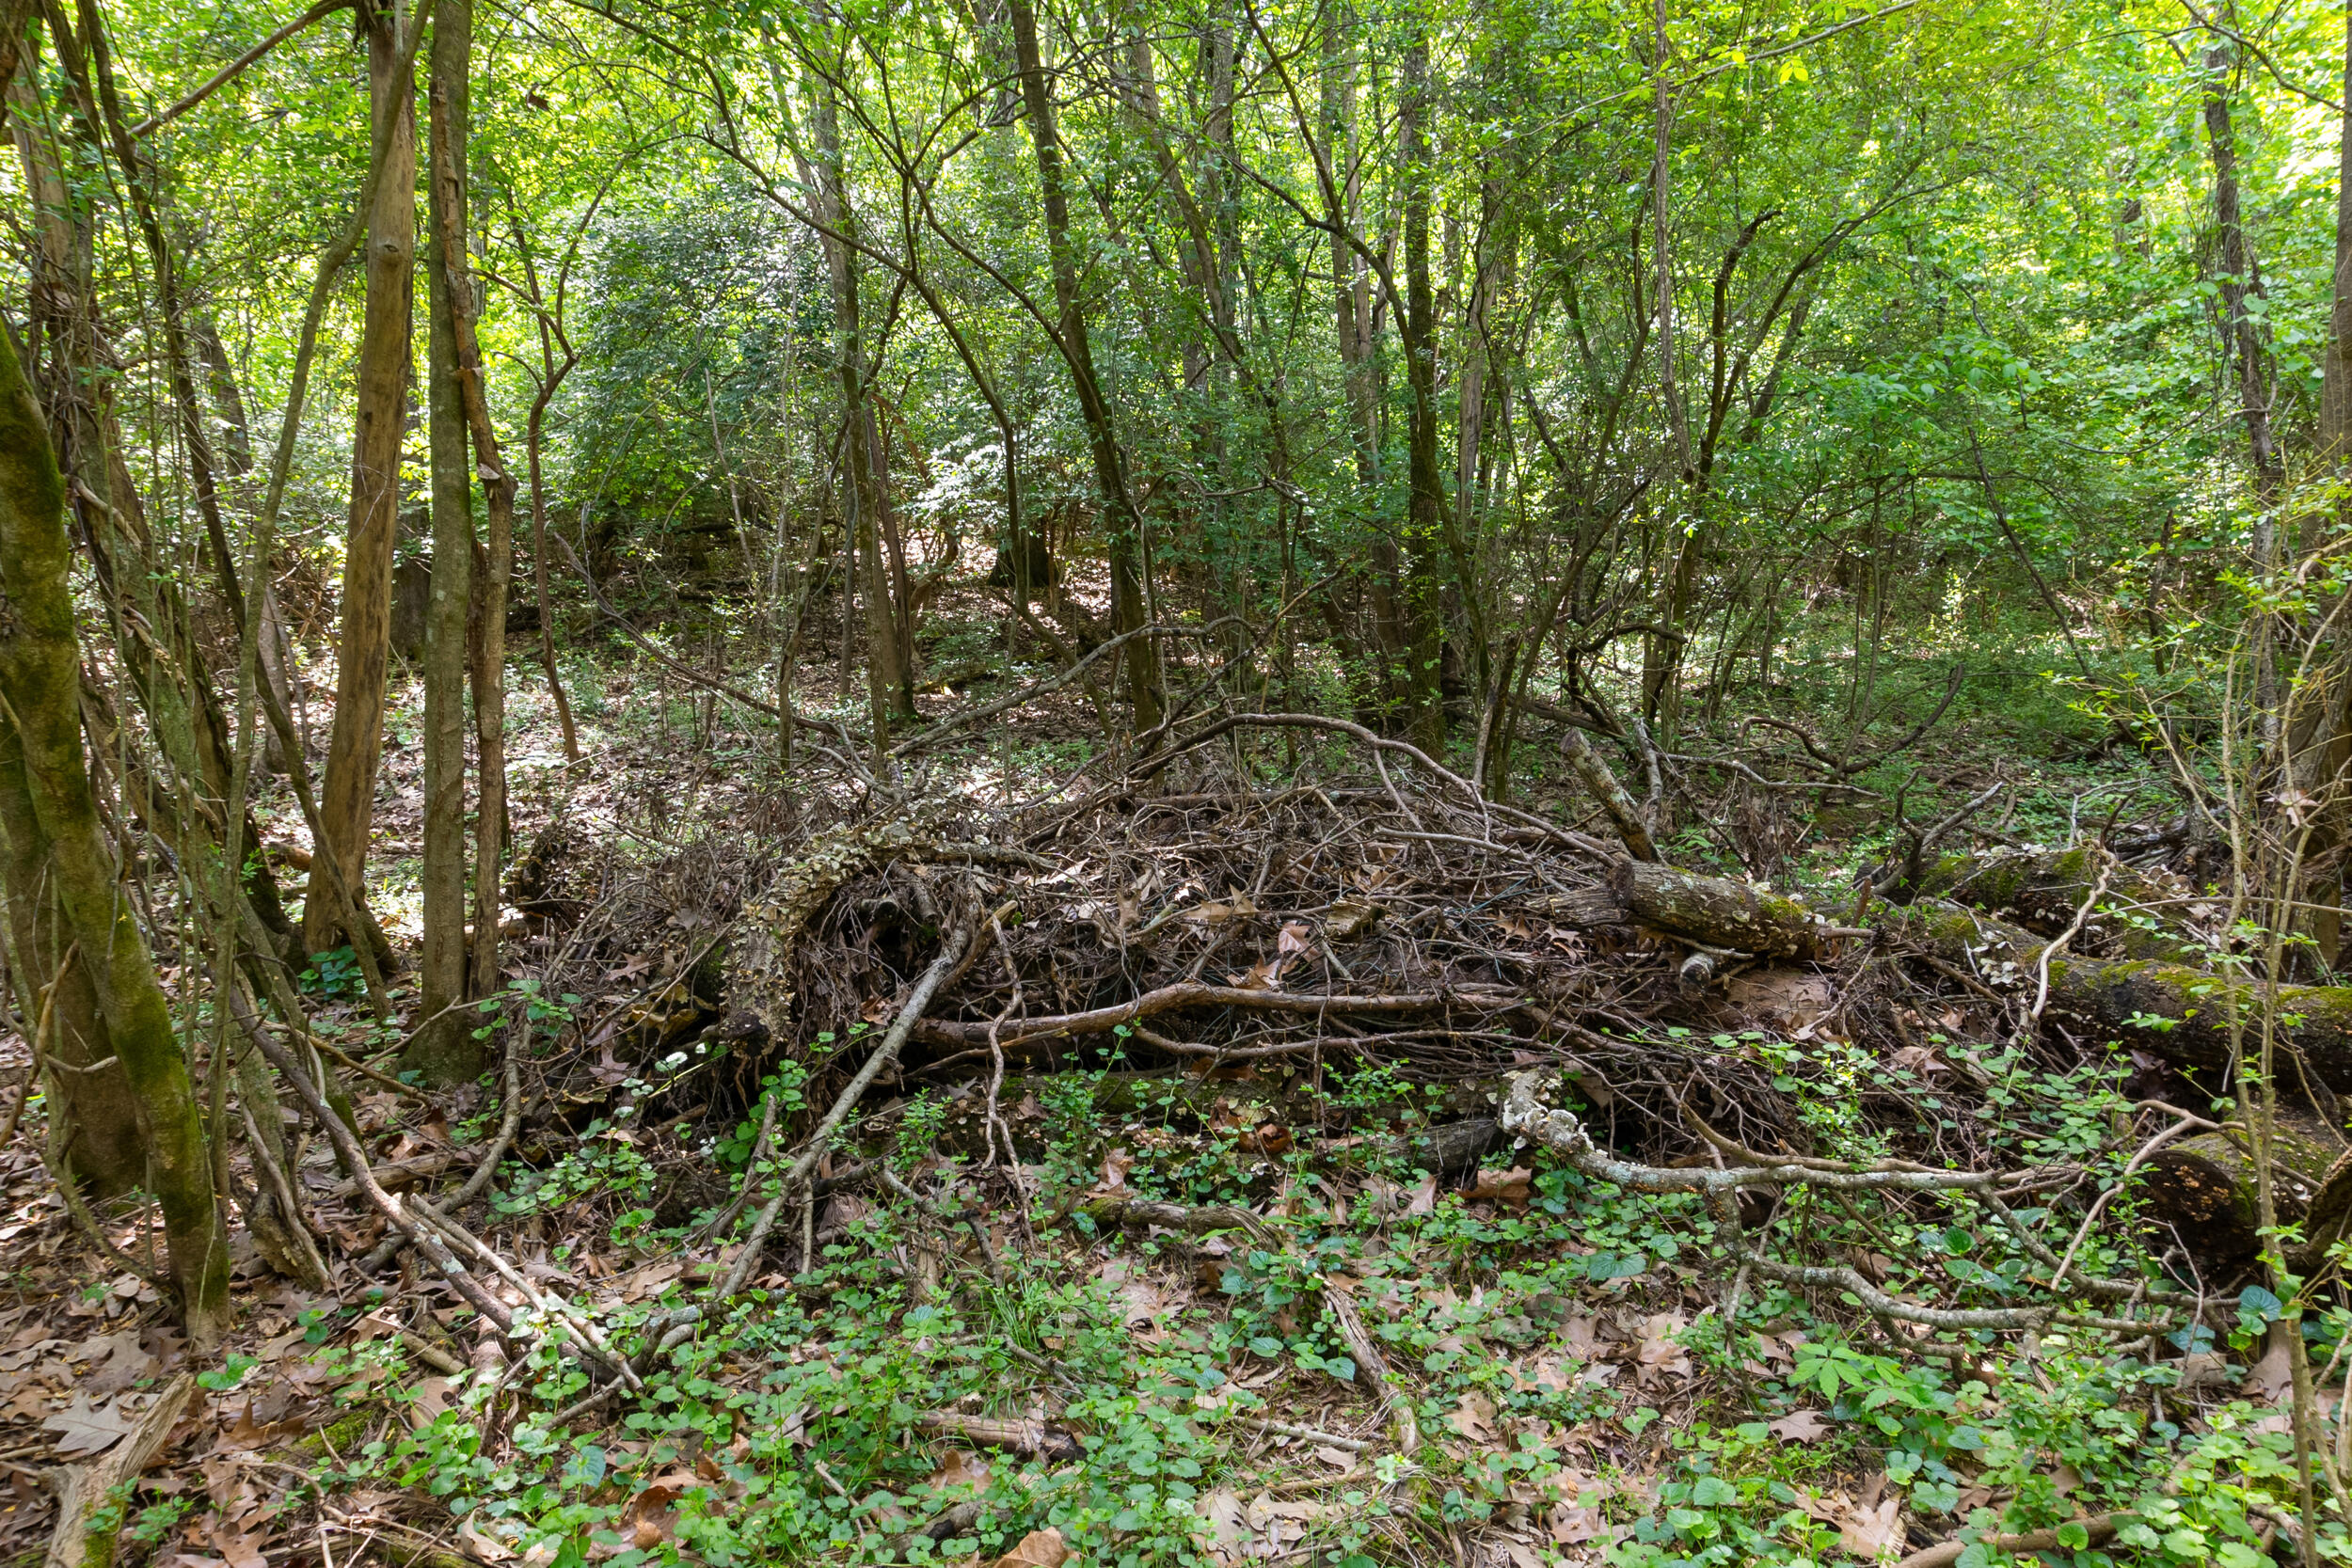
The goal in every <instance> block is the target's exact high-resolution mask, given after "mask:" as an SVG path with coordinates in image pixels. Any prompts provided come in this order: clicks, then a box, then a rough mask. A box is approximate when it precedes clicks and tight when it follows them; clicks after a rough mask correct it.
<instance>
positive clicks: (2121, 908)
mask: <svg viewBox="0 0 2352 1568" xmlns="http://www.w3.org/2000/svg"><path fill="white" fill-rule="evenodd" d="M2103 870H2104V871H2105V872H2106V879H2107V883H2106V892H2105V893H2104V894H2102V895H2100V897H2099V903H2098V908H2097V909H2096V910H2095V911H2092V914H2091V917H2090V920H2089V922H2088V923H2087V924H2086V926H2085V928H2084V930H2083V932H2082V936H2081V939H2080V943H2081V945H2082V946H2083V948H2085V949H2086V950H2090V951H2106V952H2112V953H2115V954H2117V955H2119V956H2120V957H2122V958H2149V959H2153V960H2156V961H2159V962H2166V963H2179V962H2184V961H2186V962H2194V961H2196V958H2197V957H2198V955H2199V944H2198V942H2197V938H2196V936H2195V934H2194V933H2193V932H2192V931H2191V930H2190V929H2189V928H2188V927H2187V926H2186V924H2185V922H2184V921H2183V919H2182V911H2183V909H2184V904H2183V901H2182V900H2181V899H2180V898H2179V897H2178V896H2176V895H2174V894H2173V893H2172V892H2170V891H2169V890H2168V889H2167V888H2165V887H2164V886H2163V885H2162V884H2161V883H2159V882H2157V881H2156V880H2155V879H2153V878H2151V877H2149V876H2148V875H2146V874H2145V873H2143V872H2139V871H2136V870H2134V869H2133V868H2132V867H2130V866H2128V865H2123V864H2122V863H2114V862H2108V861H2106V859H2105V858H2104V857H2103V856H2101V855H2100V854H2099V853H2098V851H2097V850H2096V848H2095V847H2092V846H2090V845H2088V844H2083V845H2077V846H2075V847H2074V848H2072V849H2051V850H2040V851H2036V850H2026V849H2014V850H2005V851H2003V852H2001V853H1999V854H1995V855H1966V854H1948V855H1943V856H1939V857H1938V858H1937V859H1936V861H1935V863H1933V864H1932V865H1930V866H1929V867H1928V868H1927V869H1926V870H1925V871H1924V872H1923V873H1922V874H1921V876H1920V878H1919V880H1918V882H1917V884H1916V886H1915V887H1914V888H1913V889H1911V890H1910V891H1911V892H1912V893H1913V894H1914V895H1915V896H1916V897H1920V898H1946V899H1949V900H1950V901H1952V902H1953V903H1956V904H1966V905H1968V906H1970V907H1971V908H1974V909H1980V910H1996V911H2004V912H2007V913H2009V914H2010V915H2012V916H2013V917H2014V918H2015V919H2016V921H2017V923H2018V924H2019V925H2021V926H2024V927H2027V928H2028V929H2030V930H2032V931H2035V932H2037V933H2038V934H2040V935H2042V936H2045V937H2054V936H2057V935H2058V933H2059V932H2061V931H2063V930H2065V929H2066V927H2069V926H2071V925H2073V924H2074V915H2075V912H2076V911H2079V910H2080V909H2081V908H2082V905H2083V900H2084V899H2085V898H2087V897H2089V896H2090V890H2091V889H2092V887H2094V886H2095V885H2097V881H2098V878H2099V875H2100V873H2101V872H2102V871H2103Z"/></svg>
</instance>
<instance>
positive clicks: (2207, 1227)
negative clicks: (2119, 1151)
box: [2140, 1108, 2345, 1264]
mask: <svg viewBox="0 0 2352 1568" xmlns="http://www.w3.org/2000/svg"><path fill="white" fill-rule="evenodd" d="M2270 1148H2271V1159H2270V1175H2271V1194H2272V1196H2273V1198H2274V1199H2275V1201H2276V1202H2277V1204H2278V1209H2279V1220H2280V1224H2282V1225H2293V1224H2296V1222H2297V1221H2301V1220H2306V1219H2309V1218H2311V1217H2312V1215H2313V1208H2314V1200H2315V1199H2317V1198H2318V1197H2319V1196H2320V1194H2321V1192H2322V1189H2323V1188H2325V1187H2326V1186H2327V1184H2328V1175H2329V1173H2330V1172H2331V1171H2332V1170H2333V1169H2334V1167H2335V1166H2336V1165H2338V1164H2341V1163H2342V1162H2343V1161H2344V1159H2345V1145H2344V1137H2343V1135H2342V1134H2341V1133H2339V1132H2336V1131H2335V1130H2334V1129H2333V1128H2331V1127H2329V1126H2328V1124H2327V1123H2326V1122H2325V1121H2323V1120H2321V1119H2320V1118H2319V1117H2315V1116H2312V1115H2311V1114H2309V1113H2308V1112H2303V1111H2301V1110H2299V1109H2297V1110H2288V1109H2284V1108H2282V1109H2281V1110H2280V1116H2279V1120H2278V1125H2277V1127H2276V1129H2275V1130H2274V1131H2273V1132H2272V1134H2271V1146H2270ZM2254 1181H2255V1168H2254V1157H2253V1151H2252V1149H2251V1148H2249V1146H2248V1144H2247V1139H2246V1134H2245V1132H2243V1131H2241V1130H2239V1129H2237V1128H2234V1127H2233V1128H2229V1129H2226V1130H2224V1131H2221V1132H2201V1133H2199V1134H2198V1135H2197V1136H2195V1137H2193V1138H2184V1139H2182V1140H2181V1141H2180V1142H2179V1143H2176V1144H2173V1145H2171V1146H2170V1147H2169V1148H2165V1149H2163V1150H2162V1151H2160V1152H2158V1153H2157V1154H2156V1155H2154V1156H2153V1158H2151V1159H2150V1161H2149V1162H2148V1170H2147V1174H2146V1176H2144V1177H2143V1178H2142V1179H2141V1181H2140V1196H2141V1197H2142V1198H2143V1199H2144V1200H2145V1201H2146V1203H2147V1204H2148V1208H2149V1212H2150V1214H2151V1217H2153V1219H2155V1220H2156V1221H2157V1222H2158V1223H2160V1224H2163V1225H2168V1226H2169V1227H2171V1228H2172V1230H2173V1232H2174V1233H2175V1234H2177V1235H2178V1236H2179V1237H2180V1240H2181V1244H2182V1245H2183V1246H2185V1247H2186V1248H2187V1249H2188V1250H2189V1252H2190V1254H2191V1255H2192V1256H2194V1257H2196V1258H2197V1259H2200V1260H2201V1261H2206V1262H2210V1263H2216V1264H2236V1263H2246V1262H2249V1261H2251V1260H2252V1259H2253V1258H2254V1257H2255V1255H2256V1254H2257V1253H2259V1252H2260V1251H2261V1250H2262V1224H2261V1221H2260V1219H2259V1218H2258V1216H2257V1213H2256V1209H2255V1194H2254ZM2336 1217H2337V1219H2338V1221H2339V1223H2340V1221H2341V1218H2342V1216H2341V1215H2338V1216H2336ZM2313 1239H2316V1238H2313Z"/></svg>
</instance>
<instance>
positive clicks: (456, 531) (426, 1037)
mask: <svg viewBox="0 0 2352 1568" xmlns="http://www.w3.org/2000/svg"><path fill="white" fill-rule="evenodd" d="M472 46H473V8H472V5H471V0H441V3H439V4H437V5H436V7H435V8H434V16H433V55H432V64H431V67H430V72H429V85H428V88H427V90H428V92H429V94H430V98H431V104H432V111H431V115H430V117H429V118H430V125H429V134H428V136H427V148H428V162H429V166H430V168H431V171H432V179H431V180H430V181H429V182H428V183H427V189H426V212H427V213H428V214H429V217H430V225H431V227H430V229H429V230H428V232H427V233H426V236H425V297H426V300H427V301H428V307H427V309H428V310H429V318H428V323H427V328H426V345H427V370H426V395H427V414H426V418H427V429H428V433H429V442H430V447H431V451H432V458H433V507H432V511H433V588H432V597H431V599H430V601H429V602H428V606H427V609H426V611H425V640H424V870H423V877H422V882H423V888H422V892H423V904H424V910H423V917H424V942H423V946H422V951H421V962H420V963H419V965H418V974H417V977H418V984H419V990H420V1000H421V1009H420V1016H421V1018H423V1019H424V1020H425V1022H423V1024H422V1025H421V1026H420V1028H419V1029H418V1031H417V1034H416V1036H415V1037H414V1038H412V1039H411V1040H410V1041H409V1043H408V1047H407V1049H406V1050H405V1052H403V1053H402V1057H401V1060H402V1063H403V1065H404V1066H405V1067H407V1068H410V1069H415V1070H416V1071H418V1072H421V1073H422V1074H423V1075H424V1077H425V1078H427V1079H428V1080H430V1081H432V1082H435V1083H443V1084H449V1083H459V1082H462V1081H464V1080H466V1079H468V1078H470V1077H472V1076H473V1075H474V1074H475V1073H476V1072H478V1071H480V1070H481V1052H480V1051H479V1049H478V1048H477V1046H476V1043H475V1041H474V1038H473V1034H472V1029H471V1024H472V1022H473V1020H472V1019H471V1018H470V1017H469V1016H467V1015H466V1014H464V1013H463V1012H460V1011H456V1010H454V1009H456V1007H457V1006H458V1004H460V1003H462V1002H464V1001H466V1000H467V997H468V994H469V993H468V988H467V962H466V915H467V904H466V728H467V725H466V670H467V663H468V654H469V647H468V642H469V639H468V636H467V631H468V621H469V611H470V609H471V605H472V598H473V567H474V550H475V542H474V522H473V473H472V470H471V466H470V464H469V461H468V457H469V452H468V444H469V443H468V439H467V419H466V388H465V385H464V370H463V368H462V366H461V363H460V350H459V348H458V337H459V329H458V313H459V312H460V311H461V310H464V309H469V307H470V306H471V304H472V301H471V300H470V299H467V300H464V301H460V300H459V299H458V297H457V290H458V289H459V288H463V287H469V284H468V283H467V281H466V279H465V268H464V263H463V261H462V260H460V259H459V257H461V256H462V250H460V251H459V254H458V256H453V255H452V254H451V252H452V249H453V247H462V246H463V245H464V244H465V231H466V230H465V217H466V214H465V184H464V176H463V173H462V172H461V171H462V168H463V160H464V157H465V153H464V148H465V137H466V125H467V118H468V116H467V107H468V105H467V87H468V82H467V76H468V69H469V63H470V62H469V55H470V53H471V50H472ZM487 461H488V460H487V457H486V455H485V464H486V463H487ZM476 831H477V832H480V833H484V834H486V835H488V836H490V837H491V838H493V839H495V837H496V836H497V833H498V823H497V822H496V820H495V819H493V818H492V817H490V816H488V815H487V813H486V811H485V814H484V816H483V818H482V820H481V822H480V823H479V824H478V826H477V830H476ZM492 896H493V897H495V896H496V887H495V884H494V885H493V888H492ZM475 934H476V937H477V939H478V938H479V936H480V933H479V932H476V933H475Z"/></svg>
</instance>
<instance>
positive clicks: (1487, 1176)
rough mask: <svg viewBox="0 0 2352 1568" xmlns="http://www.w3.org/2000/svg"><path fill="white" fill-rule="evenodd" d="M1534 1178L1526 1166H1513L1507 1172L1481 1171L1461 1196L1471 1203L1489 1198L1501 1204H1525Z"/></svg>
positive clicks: (1531, 1171) (1533, 1173)
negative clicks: (1467, 1190) (1468, 1199)
mask: <svg viewBox="0 0 2352 1568" xmlns="http://www.w3.org/2000/svg"><path fill="white" fill-rule="evenodd" d="M1534 1176H1535V1172H1534V1170H1533V1169H1532V1168H1531V1167H1529V1166H1526V1165H1514V1166H1512V1167H1511V1168H1510V1169H1509V1170H1482V1171H1480V1172H1479V1173H1478V1180H1476V1181H1475V1182H1474V1183H1472V1185H1471V1187H1470V1191H1469V1192H1468V1193H1466V1194H1464V1195H1463V1196H1466V1197H1468V1198H1470V1199H1471V1200H1472V1201H1476V1200H1477V1199H1479V1198H1490V1199H1493V1200H1495V1201H1497V1202H1502V1203H1525V1202H1526V1201H1527V1200H1528V1196H1529V1193H1530V1183H1531V1182H1532V1181H1533V1180H1534Z"/></svg>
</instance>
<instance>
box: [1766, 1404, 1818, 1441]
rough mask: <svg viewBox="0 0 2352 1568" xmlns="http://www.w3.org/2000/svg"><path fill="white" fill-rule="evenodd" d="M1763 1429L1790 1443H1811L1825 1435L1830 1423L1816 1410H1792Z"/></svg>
mask: <svg viewBox="0 0 2352 1568" xmlns="http://www.w3.org/2000/svg"><path fill="white" fill-rule="evenodd" d="M1764 1430H1765V1431H1767V1432H1769V1433H1772V1435H1773V1436H1775V1437H1779V1438H1783V1439H1786V1440H1787V1441H1788V1442H1791V1443H1811V1442H1815V1441H1817V1440H1819V1439H1820V1438H1822V1437H1825V1436H1827V1435H1828V1434H1829V1431H1830V1424H1829V1421H1828V1420H1827V1418H1824V1417H1823V1416H1822V1415H1821V1413H1820V1411H1818V1410H1792V1411H1790V1412H1789V1413H1788V1415H1786V1416H1783V1417H1782V1418H1780V1419H1779V1420H1777V1421H1772V1422H1769V1423H1767V1425H1766V1426H1765V1429H1764Z"/></svg>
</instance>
